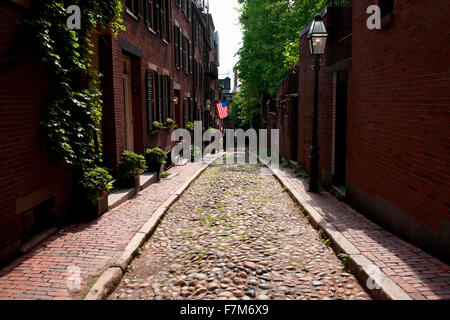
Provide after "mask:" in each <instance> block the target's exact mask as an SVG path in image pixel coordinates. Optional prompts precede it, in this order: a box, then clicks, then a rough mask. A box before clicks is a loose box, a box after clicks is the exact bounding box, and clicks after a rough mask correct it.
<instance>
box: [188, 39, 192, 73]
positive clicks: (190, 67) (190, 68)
mask: <svg viewBox="0 0 450 320" xmlns="http://www.w3.org/2000/svg"><path fill="white" fill-rule="evenodd" d="M187 42H188V56H189V59H188V61H187V63H188V66H187V72H188V73H189V74H192V43H191V41H189V40H187Z"/></svg>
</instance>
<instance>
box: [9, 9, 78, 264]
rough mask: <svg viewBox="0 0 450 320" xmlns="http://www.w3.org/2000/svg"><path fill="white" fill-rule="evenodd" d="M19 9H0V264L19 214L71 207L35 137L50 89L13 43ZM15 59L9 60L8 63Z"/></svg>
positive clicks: (60, 172)
mask: <svg viewBox="0 0 450 320" xmlns="http://www.w3.org/2000/svg"><path fill="white" fill-rule="evenodd" d="M22 14H23V8H22V7H21V6H19V5H17V4H13V3H11V2H9V1H2V2H1V3H0V58H5V57H10V58H12V59H11V60H7V61H6V62H0V168H1V169H0V170H1V174H0V264H1V263H2V262H5V261H7V260H8V259H10V258H12V257H13V256H14V255H15V254H17V253H18V250H19V249H20V236H21V233H22V217H21V215H20V213H21V212H17V210H20V208H27V207H30V206H35V205H37V204H39V203H41V202H44V201H46V200H47V199H48V198H49V197H50V198H51V197H54V198H55V213H56V215H57V216H61V215H62V214H63V213H64V212H65V211H66V209H67V208H68V207H69V204H70V202H71V184H72V182H71V178H70V174H69V172H68V170H67V168H65V167H64V166H62V165H55V164H53V163H51V162H50V159H49V158H48V156H47V153H46V149H45V145H44V141H43V138H42V137H41V135H40V134H39V122H40V119H41V107H42V104H43V101H44V99H45V97H46V95H47V93H48V92H49V90H50V89H51V86H50V84H49V83H48V81H47V80H46V74H45V70H44V67H43V66H42V64H41V63H40V62H39V60H38V59H37V58H35V57H32V56H29V55H26V54H24V50H23V49H24V47H23V45H24V44H23V43H18V42H16V40H17V38H16V33H17V28H16V21H17V20H19V19H20V18H21V16H22ZM13 57H15V58H13Z"/></svg>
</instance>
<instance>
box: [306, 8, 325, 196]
mask: <svg viewBox="0 0 450 320" xmlns="http://www.w3.org/2000/svg"><path fill="white" fill-rule="evenodd" d="M327 37H328V34H327V30H326V28H325V24H324V23H323V21H322V17H321V16H320V15H317V16H316V17H315V18H314V21H313V22H312V25H311V29H310V30H309V33H308V46H309V53H310V54H311V55H312V56H314V73H315V79H314V80H315V84H314V114H313V128H312V130H313V132H312V143H311V154H310V156H309V158H310V166H309V170H310V172H309V190H308V191H310V192H316V191H317V190H318V189H319V187H318V178H319V148H318V142H317V140H318V139H317V135H318V132H317V131H318V121H319V70H320V56H321V55H323V54H324V53H325V46H326V43H327Z"/></svg>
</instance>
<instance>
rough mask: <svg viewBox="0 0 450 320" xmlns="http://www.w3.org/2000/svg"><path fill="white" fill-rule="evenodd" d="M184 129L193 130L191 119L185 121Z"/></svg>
mask: <svg viewBox="0 0 450 320" xmlns="http://www.w3.org/2000/svg"><path fill="white" fill-rule="evenodd" d="M186 129H188V130H189V131H194V123H193V122H191V121H188V122H186Z"/></svg>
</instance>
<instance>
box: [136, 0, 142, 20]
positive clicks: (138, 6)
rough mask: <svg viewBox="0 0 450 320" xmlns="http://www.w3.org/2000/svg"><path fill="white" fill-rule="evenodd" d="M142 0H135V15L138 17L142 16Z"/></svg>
mask: <svg viewBox="0 0 450 320" xmlns="http://www.w3.org/2000/svg"><path fill="white" fill-rule="evenodd" d="M143 1H144V0H136V2H135V5H136V16H137V17H138V18H142V13H143V11H144V4H143Z"/></svg>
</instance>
